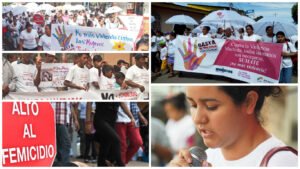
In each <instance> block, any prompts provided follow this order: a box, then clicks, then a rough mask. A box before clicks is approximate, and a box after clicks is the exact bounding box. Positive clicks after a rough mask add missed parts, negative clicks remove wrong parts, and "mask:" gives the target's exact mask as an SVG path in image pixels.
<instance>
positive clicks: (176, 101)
mask: <svg viewBox="0 0 300 169" xmlns="http://www.w3.org/2000/svg"><path fill="white" fill-rule="evenodd" d="M167 103H169V104H171V105H172V106H174V107H175V108H176V109H178V110H182V111H184V112H186V111H187V103H186V97H185V94H184V93H179V94H177V95H175V96H173V97H171V98H167V99H164V100H163V101H162V104H163V105H166V104H167Z"/></svg>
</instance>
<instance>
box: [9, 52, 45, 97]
mask: <svg viewBox="0 0 300 169" xmlns="http://www.w3.org/2000/svg"><path fill="white" fill-rule="evenodd" d="M12 67H13V69H14V78H13V82H12V83H15V85H16V92H38V89H37V87H38V86H39V84H40V81H41V78H40V76H41V75H40V73H41V61H37V63H36V65H35V64H34V62H33V56H32V54H30V53H24V54H22V58H21V59H20V60H19V61H16V62H13V63H12Z"/></svg>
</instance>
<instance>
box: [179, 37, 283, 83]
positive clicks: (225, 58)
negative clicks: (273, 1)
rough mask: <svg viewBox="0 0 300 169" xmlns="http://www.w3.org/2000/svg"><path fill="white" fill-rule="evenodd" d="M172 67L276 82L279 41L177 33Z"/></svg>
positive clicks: (248, 80)
mask: <svg viewBox="0 0 300 169" xmlns="http://www.w3.org/2000/svg"><path fill="white" fill-rule="evenodd" d="M176 46H177V48H176V52H175V63H174V69H175V70H178V71H186V72H194V73H205V74H213V75H220V76H225V77H229V78H232V79H237V80H240V81H245V82H248V83H278V81H279V75H280V64H281V51H282V44H273V43H263V42H250V41H242V40H224V39H211V38H192V37H186V36H177V41H176Z"/></svg>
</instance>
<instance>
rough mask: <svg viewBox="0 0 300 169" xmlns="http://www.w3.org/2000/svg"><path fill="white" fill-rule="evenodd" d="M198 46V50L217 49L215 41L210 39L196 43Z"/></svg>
mask: <svg viewBox="0 0 300 169" xmlns="http://www.w3.org/2000/svg"><path fill="white" fill-rule="evenodd" d="M198 48H199V50H200V52H207V51H212V50H217V49H218V48H217V43H216V42H215V41H214V40H213V39H212V40H210V41H205V42H201V43H198Z"/></svg>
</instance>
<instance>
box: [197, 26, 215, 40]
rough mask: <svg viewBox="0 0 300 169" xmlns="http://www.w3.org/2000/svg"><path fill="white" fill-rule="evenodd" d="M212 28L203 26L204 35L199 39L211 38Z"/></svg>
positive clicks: (201, 34) (200, 35)
mask: <svg viewBox="0 0 300 169" xmlns="http://www.w3.org/2000/svg"><path fill="white" fill-rule="evenodd" d="M209 31H210V27H209V26H203V28H202V33H200V34H199V35H198V37H205V38H211V36H212V35H211V34H210V33H209Z"/></svg>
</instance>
